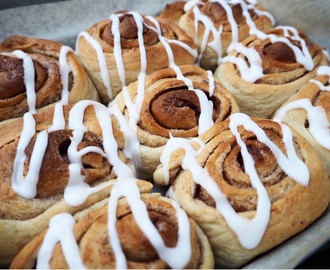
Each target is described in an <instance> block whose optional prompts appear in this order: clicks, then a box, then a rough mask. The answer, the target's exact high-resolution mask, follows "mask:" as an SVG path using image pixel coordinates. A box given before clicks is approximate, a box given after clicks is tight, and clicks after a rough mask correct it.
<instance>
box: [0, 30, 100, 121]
mask: <svg viewBox="0 0 330 270" xmlns="http://www.w3.org/2000/svg"><path fill="white" fill-rule="evenodd" d="M82 99H90V100H99V96H98V93H97V91H96V89H95V87H94V85H93V83H92V81H91V80H90V78H89V77H88V75H87V73H86V72H85V70H84V68H83V66H82V65H81V63H80V62H79V61H78V59H77V57H76V55H75V53H74V52H73V51H72V50H71V49H70V48H69V47H67V46H64V45H62V44H60V43H58V42H55V41H52V40H46V39H40V38H31V37H25V36H9V37H7V38H6V39H5V40H3V41H2V42H1V43H0V121H4V120H7V119H12V118H17V117H21V116H23V114H24V113H25V112H27V111H29V110H31V111H35V110H39V109H41V108H44V107H46V106H48V105H50V104H54V103H56V102H59V101H61V102H62V103H64V104H66V103H75V102H77V101H79V100H82Z"/></svg>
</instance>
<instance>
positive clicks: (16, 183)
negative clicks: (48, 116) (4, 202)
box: [11, 112, 47, 199]
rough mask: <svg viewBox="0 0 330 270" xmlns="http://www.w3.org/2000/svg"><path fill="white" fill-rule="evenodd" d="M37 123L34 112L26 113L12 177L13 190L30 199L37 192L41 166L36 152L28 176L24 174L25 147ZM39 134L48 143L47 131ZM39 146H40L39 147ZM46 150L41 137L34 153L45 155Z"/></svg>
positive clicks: (33, 133)
mask: <svg viewBox="0 0 330 270" xmlns="http://www.w3.org/2000/svg"><path fill="white" fill-rule="evenodd" d="M35 124H36V123H35V120H34V118H33V115H32V113H29V112H28V113H25V114H24V117H23V130H22V133H21V138H20V140H19V143H18V146H17V152H16V157H15V160H14V165H13V173H12V177H11V182H12V188H13V190H14V191H15V192H17V193H18V194H20V195H21V196H23V197H25V198H29V199H32V198H34V197H35V196H36V194H37V183H38V179H39V171H40V168H41V163H40V157H39V158H38V157H36V154H34V158H32V157H31V161H30V166H29V172H28V174H27V176H24V174H23V169H24V163H25V161H26V155H25V149H26V147H27V146H28V144H29V142H30V140H31V139H32V137H33V136H34V135H35ZM39 134H42V135H41V136H40V138H41V140H42V141H43V142H44V143H45V144H46V143H47V136H46V137H45V136H44V134H45V133H44V132H42V133H39ZM37 147H39V149H38V148H37ZM44 152H45V147H44V146H42V145H40V139H39V144H37V143H36V144H35V147H34V150H33V153H37V154H38V153H39V154H41V156H43V155H42V154H43V153H44ZM41 161H42V159H41Z"/></svg>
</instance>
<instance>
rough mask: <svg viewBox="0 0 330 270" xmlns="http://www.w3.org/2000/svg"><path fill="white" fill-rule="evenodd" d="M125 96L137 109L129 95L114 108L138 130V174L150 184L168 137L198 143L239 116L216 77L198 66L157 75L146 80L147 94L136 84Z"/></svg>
mask: <svg viewBox="0 0 330 270" xmlns="http://www.w3.org/2000/svg"><path fill="white" fill-rule="evenodd" d="M127 92H128V93H129V96H130V100H131V101H132V103H133V104H134V106H133V107H134V108H135V109H132V108H131V107H132V106H131V105H130V101H127V98H125V91H123V92H122V93H120V94H119V95H118V96H117V97H116V99H115V100H114V103H115V104H116V105H117V106H118V108H119V110H120V112H121V114H122V115H124V116H125V117H126V121H127V123H128V124H129V125H130V126H131V127H132V128H133V130H135V131H134V132H135V133H136V137H137V138H136V139H137V140H138V143H139V144H140V146H139V149H140V153H137V155H140V156H141V164H140V172H141V173H142V175H144V177H145V178H148V179H149V178H151V176H152V173H153V172H154V170H155V169H156V167H157V165H158V164H159V162H160V160H159V159H160V156H161V153H162V151H163V148H164V146H165V144H166V142H167V141H168V139H169V138H170V136H174V137H184V138H193V137H197V136H198V135H199V134H201V133H203V132H204V131H206V130H207V129H208V128H209V127H210V126H212V125H213V123H214V122H219V121H223V120H225V119H227V118H228V117H229V116H230V115H231V114H233V113H235V112H238V110H239V109H238V106H237V104H236V101H235V99H234V98H233V96H232V95H231V94H230V93H229V92H228V91H227V90H226V89H225V88H224V87H223V86H222V84H221V83H219V82H218V81H216V80H214V78H213V75H212V73H211V72H210V71H205V70H203V69H201V68H199V67H197V66H194V65H184V66H181V67H180V68H179V67H177V69H176V68H165V69H162V70H159V71H155V72H154V73H152V74H149V75H148V76H147V77H146V79H145V84H144V87H143V88H142V87H141V84H140V82H139V81H137V82H134V83H132V84H130V85H129V86H128V87H127ZM136 115H138V117H136ZM135 126H136V127H135ZM136 167H138V166H136Z"/></svg>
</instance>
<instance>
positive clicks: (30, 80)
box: [1, 50, 36, 114]
mask: <svg viewBox="0 0 330 270" xmlns="http://www.w3.org/2000/svg"><path fill="white" fill-rule="evenodd" d="M1 54H2V55H9V56H10V55H15V56H16V57H18V58H21V59H23V68H24V84H25V88H26V99H27V103H28V107H29V111H30V112H31V113H33V114H34V113H36V93H35V83H34V77H35V75H34V74H35V70H34V65H33V60H32V58H31V56H29V55H28V54H26V53H25V52H23V51H21V50H15V51H13V52H10V53H9V52H4V53H1Z"/></svg>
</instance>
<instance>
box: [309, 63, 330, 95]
mask: <svg viewBox="0 0 330 270" xmlns="http://www.w3.org/2000/svg"><path fill="white" fill-rule="evenodd" d="M316 75H317V76H322V75H326V76H328V77H329V79H328V83H327V85H328V86H325V85H323V84H322V83H321V82H320V81H318V80H315V79H311V80H309V82H311V83H315V84H316V85H317V86H318V87H319V89H320V91H330V67H329V66H320V67H319V68H318V69H317V72H316Z"/></svg>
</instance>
